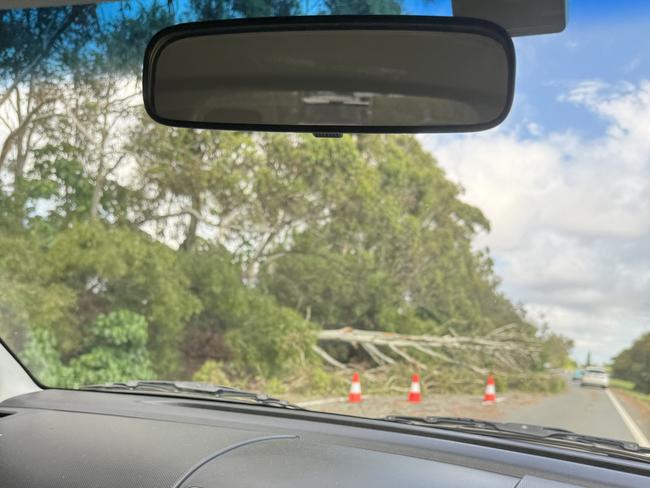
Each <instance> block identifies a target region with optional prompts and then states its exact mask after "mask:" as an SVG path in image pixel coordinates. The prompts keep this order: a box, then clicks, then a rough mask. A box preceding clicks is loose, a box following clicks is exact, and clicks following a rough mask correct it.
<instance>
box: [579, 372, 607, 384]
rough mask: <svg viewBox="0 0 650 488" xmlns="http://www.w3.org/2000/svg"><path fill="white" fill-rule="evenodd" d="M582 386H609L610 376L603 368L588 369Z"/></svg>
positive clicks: (581, 381) (583, 377)
mask: <svg viewBox="0 0 650 488" xmlns="http://www.w3.org/2000/svg"><path fill="white" fill-rule="evenodd" d="M580 386H600V387H601V388H607V387H608V386H609V375H608V374H607V372H606V371H605V370H604V369H603V368H594V367H588V368H586V369H585V373H584V374H583V375H582V379H581V380H580Z"/></svg>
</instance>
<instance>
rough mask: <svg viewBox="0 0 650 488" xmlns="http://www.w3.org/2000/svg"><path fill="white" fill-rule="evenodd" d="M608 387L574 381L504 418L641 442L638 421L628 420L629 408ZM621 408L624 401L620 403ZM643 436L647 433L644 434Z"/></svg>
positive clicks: (509, 413) (508, 413) (507, 414)
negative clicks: (558, 393)
mask: <svg viewBox="0 0 650 488" xmlns="http://www.w3.org/2000/svg"><path fill="white" fill-rule="evenodd" d="M611 396H612V393H611V392H610V391H608V390H603V389H599V388H598V389H596V388H588V387H584V388H583V387H580V385H577V384H570V385H569V386H568V389H567V392H566V393H562V394H560V395H554V396H551V397H547V398H544V399H542V400H541V401H539V402H538V403H535V404H533V405H527V406H524V407H520V408H516V409H513V410H512V411H511V412H507V413H506V414H505V416H504V420H506V421H511V422H524V423H531V424H539V425H545V426H550V427H562V428H564V429H569V430H572V431H574V432H579V433H581V434H590V435H596V436H601V437H610V438H612V439H621V440H626V441H631V442H639V440H641V439H639V433H640V431H639V432H634V428H635V426H634V423H633V424H632V425H630V424H629V423H626V419H625V415H626V411H625V410H624V409H623V410H621V409H619V408H617V405H616V403H617V400H616V397H614V400H612V398H611ZM618 407H620V402H618ZM640 435H641V436H643V434H642V433H641V434H640Z"/></svg>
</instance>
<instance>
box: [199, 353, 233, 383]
mask: <svg viewBox="0 0 650 488" xmlns="http://www.w3.org/2000/svg"><path fill="white" fill-rule="evenodd" d="M192 380H193V381H201V382H203V383H211V384H213V385H223V386H228V385H230V381H229V379H228V375H226V373H225V372H224V369H223V364H222V363H221V362H220V361H215V360H213V359H208V360H207V361H206V362H205V363H203V365H202V366H201V367H200V368H199V369H198V370H197V371H196V372H195V373H194V374H193V375H192Z"/></svg>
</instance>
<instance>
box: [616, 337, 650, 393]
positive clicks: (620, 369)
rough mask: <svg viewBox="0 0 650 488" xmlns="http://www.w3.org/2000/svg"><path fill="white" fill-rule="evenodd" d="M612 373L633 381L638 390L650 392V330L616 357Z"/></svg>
mask: <svg viewBox="0 0 650 488" xmlns="http://www.w3.org/2000/svg"><path fill="white" fill-rule="evenodd" d="M612 373H613V375H614V376H616V377H617V378H621V379H624V380H628V381H632V382H633V383H634V387H635V389H636V390H638V391H640V392H643V393H650V332H647V333H645V334H643V335H642V336H641V337H639V338H638V339H637V340H635V341H634V343H633V344H632V346H630V347H629V348H627V349H625V350H624V351H622V352H621V353H619V354H618V355H617V356H616V357H615V358H614V362H613V365H612Z"/></svg>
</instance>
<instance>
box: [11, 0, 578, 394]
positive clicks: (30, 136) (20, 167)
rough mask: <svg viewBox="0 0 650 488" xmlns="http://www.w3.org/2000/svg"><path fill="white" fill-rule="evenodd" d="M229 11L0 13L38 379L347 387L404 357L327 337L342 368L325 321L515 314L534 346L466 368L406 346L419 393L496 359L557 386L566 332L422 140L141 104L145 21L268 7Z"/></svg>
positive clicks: (18, 316)
mask: <svg viewBox="0 0 650 488" xmlns="http://www.w3.org/2000/svg"><path fill="white" fill-rule="evenodd" d="M358 3H360V4H363V5H362V6H361V7H363V8H364V9H367V10H368V11H369V12H370V11H372V9H373V8H375V7H374V4H375V2H367V3H364V2H358ZM325 4H326V5H327V9H329V11H332V12H337V11H338V10H337V9H339V8H341V7H339V6H338V3H337V2H325ZM246 5H247V6H251V5H253V6H254V5H255V3H252V4H251V3H246ZM273 5H275V4H273ZM287 5H288V6H289V7H287ZM299 5H300V4H298V3H296V4H295V5H294V4H293V3H292V2H277V6H276V7H277V9H280V10H278V11H281V9H282V8H299ZM381 5H382V6H383V7H382V8H383V9H385V8H388V7H386V5H385V3H384V2H381ZM262 7H264V8H268V5H267V4H266V3H264V5H263V6H260V8H262ZM276 7H273V8H276ZM361 7H360V8H361ZM389 7H390V8H397V9H398V8H399V4H394V5H393V4H391V5H389ZM237 8H238V7H237V2H234V3H229V2H214V1H200V0H193V1H191V2H190V8H189V10H183V11H177V10H175V9H174V8H173V2H172V3H168V2H166V1H165V2H160V3H159V4H155V5H154V6H153V7H143V6H141V5H136V4H132V6H130V7H129V6H127V5H121V6H120V5H114V4H111V5H110V6H107V7H106V8H105V10H104V11H103V13H98V11H99V10H100V9H101V7H97V6H86V7H67V8H59V9H44V10H39V11H38V12H36V11H33V12H31V11H30V12H27V13H17V12H0V17H1V18H2V23H3V25H5V26H8V30H7V29H5V30H4V32H10V33H11V35H10V36H9V37H8V38H1V39H0V42H2V43H3V46H4V49H0V66H1V67H2V68H1V71H0V76H1V77H2V79H3V83H2V85H1V86H2V88H1V90H0V112H1V114H2V118H3V122H4V125H5V126H6V128H5V129H3V131H4V132H0V134H2V135H1V136H0V142H1V143H2V148H1V152H0V176H1V178H0V336H2V337H3V338H4V339H5V340H7V342H8V343H9V345H10V346H11V347H12V348H14V349H16V350H17V351H19V354H20V355H21V357H23V358H24V360H25V361H26V363H27V365H28V366H29V367H31V368H32V369H33V370H34V371H35V372H36V374H37V375H38V377H39V378H41V380H42V381H43V382H44V383H46V384H48V385H56V386H77V385H79V384H88V383H98V382H106V381H117V380H126V379H130V378H139V379H145V378H163V379H170V378H182V379H191V378H193V379H195V380H200V381H210V382H214V383H228V384H235V385H239V386H248V387H253V388H256V389H265V390H268V391H270V392H287V391H292V392H296V391H304V392H308V393H310V392H313V393H315V394H316V393H317V394H325V393H330V392H332V393H337V394H341V392H342V391H345V390H346V389H347V385H348V381H349V374H350V371H351V370H352V369H353V368H354V369H361V370H365V374H364V379H365V381H366V382H367V385H368V387H369V388H370V389H371V390H372V389H373V388H375V389H377V390H378V391H379V390H381V391H391V389H394V388H398V389H399V388H404V386H403V383H400V384H399V385H398V380H397V378H400V379H399V381H403V377H404V375H407V376H406V377H408V374H410V372H412V371H413V364H409V362H408V360H407V361H406V362H405V361H404V357H403V356H401V355H400V354H398V353H396V352H390V351H389V352H387V353H386V354H387V356H388V357H390V358H392V359H393V360H394V363H395V364H384V365H382V364H377V361H376V360H373V357H372V355H370V354H369V352H368V350H365V349H363V348H359V347H355V346H354V345H352V344H324V343H323V344H320V348H321V349H322V350H323V351H326V353H327V355H328V356H330V357H332V358H334V359H335V360H336V361H338V362H340V363H341V364H343V365H345V367H344V368H343V369H340V368H339V369H337V368H335V367H333V366H332V365H331V364H328V363H327V362H326V361H324V360H323V357H322V355H319V354H318V353H316V352H315V350H316V349H317V348H314V346H316V345H318V344H319V343H318V333H319V331H322V330H326V329H338V328H342V327H351V328H354V329H359V330H371V331H387V332H395V333H399V334H409V335H416V336H417V335H425V334H426V335H433V336H464V337H484V336H488V335H489V334H490V333H492V332H494V331H497V330H500V329H502V328H503V327H504V326H507V327H508V331H509V332H508V333H509V337H512V338H514V339H513V340H515V339H516V340H517V341H519V342H521V343H526V344H527V345H528V346H531V351H532V352H531V353H530V354H525V355H520V356H519V357H518V358H517V359H516V360H515V361H511V362H510V363H508V362H507V361H506V362H499V361H498V358H497V357H495V358H494V359H489V358H487V359H485V360H482V363H483V364H482V369H480V370H477V369H476V368H474V367H471V368H470V367H468V366H467V364H466V363H467V362H466V361H456V360H455V358H454V357H453V356H445V355H444V354H443V355H441V357H437V358H436V357H433V356H432V355H430V354H424V353H422V354H419V353H417V352H416V353H415V354H413V356H412V357H413V358H414V359H415V360H417V362H418V363H419V364H421V365H422V367H421V369H422V371H421V372H422V374H423V384H424V388H428V389H429V391H440V392H478V391H481V389H482V388H483V385H484V381H485V375H484V374H485V372H486V371H488V370H490V371H494V372H495V373H497V382H498V387H499V388H501V390H502V391H503V390H507V389H518V390H530V391H542V392H556V391H559V390H560V389H562V388H563V387H564V382H563V381H562V380H560V379H558V378H557V377H555V376H552V375H548V374H547V373H545V370H546V369H547V368H548V367H551V368H561V367H563V366H564V365H565V364H567V360H568V354H569V351H570V349H571V347H572V343H571V341H570V340H568V339H567V338H564V337H561V336H559V335H557V334H554V333H552V332H551V331H550V330H549V329H548V327H546V326H545V325H543V324H536V323H534V322H533V321H532V320H531V319H530V318H529V317H528V316H527V315H526V313H525V311H524V309H523V307H522V306H521V305H519V304H513V303H511V302H510V301H509V300H508V298H507V297H506V296H504V295H503V294H502V293H501V292H500V291H499V279H498V277H497V276H496V275H495V273H494V271H493V262H492V259H491V258H490V254H489V250H487V249H478V250H477V249H476V248H475V245H474V241H475V238H476V236H477V235H479V234H480V233H482V232H489V230H490V224H489V222H488V220H487V219H486V217H485V216H484V215H483V213H482V212H481V210H480V209H478V208H476V207H474V206H471V205H468V204H467V203H465V202H464V201H463V199H462V188H461V187H460V186H459V185H457V184H455V183H453V182H451V181H450V180H449V179H448V178H447V177H446V175H445V173H444V171H443V170H442V169H441V167H440V166H439V165H438V164H437V162H436V160H435V158H434V157H433V156H431V155H430V154H429V153H428V152H426V151H425V150H424V148H423V147H422V146H421V144H420V143H419V141H418V140H417V139H416V138H415V137H411V136H393V137H383V136H356V137H344V138H342V139H334V140H328V139H317V138H314V137H313V136H311V135H304V136H298V135H276V134H256V135H252V134H242V133H226V132H207V131H204V132H202V131H195V130H188V129H174V128H169V127H163V126H160V125H157V124H155V123H153V122H151V121H150V120H149V119H148V117H147V116H146V115H145V114H144V113H143V112H142V109H141V103H140V99H139V96H140V95H139V91H138V90H139V78H138V77H139V70H140V63H141V56H142V52H143V50H144V46H145V44H146V40H147V39H148V38H149V36H150V35H151V34H152V33H153V32H155V31H156V30H157V29H159V28H160V27H162V26H164V25H168V24H171V23H173V22H175V21H178V20H182V19H185V20H188V19H201V18H216V17H223V16H224V12H230V13H231V14H232V15H239V16H241V15H255V14H265V15H266V14H269V13H272V12H266V11H264V12H261V13H260V12H248V11H246V12H244V11H241V12H240V11H238V10H237ZM382 11H383V10H382ZM98 19H99V21H100V23H99V24H98ZM134 24H137V25H138V26H140V28H139V29H138V30H133V29H132V27H129V29H125V26H127V25H129V26H133V25H134ZM98 25H101V28H98V27H97V26H98ZM127 30H128V32H136V31H137V32H139V37H138V38H137V39H133V38H125V37H124V36H123V35H122V34H121V33H122V32H126V31H127ZM9 47H10V48H11V49H8V48H9ZM3 52H4V53H5V54H2V53H3ZM7 53H10V54H9V57H8V58H6V59H5V58H3V56H5V57H6V56H7ZM15 53H17V54H15ZM9 59H13V60H14V62H13V64H12V63H11V62H8V60H9ZM25 66H27V69H25ZM375 359H376V358H375ZM387 362H388V363H390V361H387ZM396 391H398V390H396Z"/></svg>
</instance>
